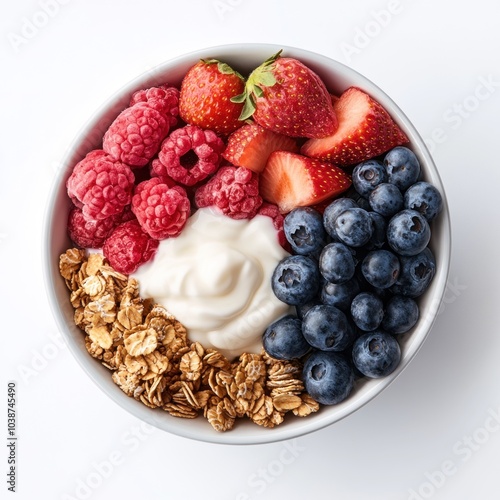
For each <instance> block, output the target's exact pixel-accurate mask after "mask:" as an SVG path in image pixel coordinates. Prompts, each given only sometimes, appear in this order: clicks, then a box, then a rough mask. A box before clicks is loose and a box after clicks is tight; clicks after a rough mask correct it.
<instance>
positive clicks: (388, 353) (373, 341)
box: [352, 330, 401, 378]
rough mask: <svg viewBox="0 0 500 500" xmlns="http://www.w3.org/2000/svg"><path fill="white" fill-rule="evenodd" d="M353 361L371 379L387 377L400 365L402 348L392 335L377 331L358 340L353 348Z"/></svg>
mask: <svg viewBox="0 0 500 500" xmlns="http://www.w3.org/2000/svg"><path fill="white" fill-rule="evenodd" d="M352 360H353V363H354V366H355V367H356V368H357V369H358V370H359V371H360V372H361V373H362V374H363V375H365V376H367V377H370V378H380V377H385V376H386V375H389V374H390V373H392V372H393V371H394V370H395V369H396V367H397V366H398V365H399V361H400V360H401V348H400V347H399V344H398V341H397V340H396V339H395V338H394V337H393V336H392V335H391V334H389V333H387V332H385V331H384V330H377V331H375V332H369V333H365V334H363V335H361V337H358V338H357V339H356V341H355V342H354V345H353V348H352Z"/></svg>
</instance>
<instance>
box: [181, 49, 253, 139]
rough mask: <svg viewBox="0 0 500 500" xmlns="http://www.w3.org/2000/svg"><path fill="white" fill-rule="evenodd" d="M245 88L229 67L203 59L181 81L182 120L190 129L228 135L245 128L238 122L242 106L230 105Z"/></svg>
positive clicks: (212, 60) (236, 74)
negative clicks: (233, 98) (239, 128)
mask: <svg viewBox="0 0 500 500" xmlns="http://www.w3.org/2000/svg"><path fill="white" fill-rule="evenodd" d="M244 88H245V83H244V79H243V77H242V76H241V75H240V74H239V73H238V72H237V71H234V70H233V69H232V68H231V67H230V66H229V65H228V64H226V63H223V62H220V61H218V60H217V59H202V60H201V61H199V62H198V63H196V64H195V65H194V66H192V67H191V68H190V69H189V70H188V72H187V73H186V75H185V76H184V78H183V80H182V83H181V90H180V95H179V116H180V117H181V118H182V119H183V120H184V121H185V122H186V123H188V124H190V125H197V126H199V127H201V128H204V129H210V130H213V131H214V132H216V133H218V134H221V135H228V134H230V133H231V132H233V131H234V130H236V129H237V128H238V127H240V126H241V125H243V122H241V121H240V120H239V119H238V117H239V116H240V114H241V111H242V109H243V104H238V103H234V102H231V97H234V96H235V95H238V94H240V93H241V92H243V90H244Z"/></svg>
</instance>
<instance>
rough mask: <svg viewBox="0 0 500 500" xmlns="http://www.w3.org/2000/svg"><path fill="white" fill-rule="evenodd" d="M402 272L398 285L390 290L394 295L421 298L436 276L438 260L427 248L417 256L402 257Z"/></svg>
mask: <svg viewBox="0 0 500 500" xmlns="http://www.w3.org/2000/svg"><path fill="white" fill-rule="evenodd" d="M399 260H400V262H401V271H400V272H399V277H398V280H397V281H396V283H395V284H394V285H393V286H392V287H391V288H390V290H391V292H393V293H394V294H401V295H405V296H407V297H413V298H415V297H419V296H420V295H422V294H423V293H424V292H425V291H426V290H427V288H428V287H429V285H430V283H431V281H432V279H433V278H434V275H435V274H436V260H435V259H434V255H433V253H432V251H431V250H430V249H429V248H428V247H427V248H426V249H425V250H423V251H422V252H420V253H419V254H417V255H413V256H411V257H401V258H400V259H399Z"/></svg>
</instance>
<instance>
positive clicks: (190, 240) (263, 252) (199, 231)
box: [134, 208, 290, 359]
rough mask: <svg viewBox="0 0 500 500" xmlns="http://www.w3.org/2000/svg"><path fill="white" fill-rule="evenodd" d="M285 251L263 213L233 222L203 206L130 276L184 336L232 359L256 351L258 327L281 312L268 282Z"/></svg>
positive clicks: (286, 309)
mask: <svg viewBox="0 0 500 500" xmlns="http://www.w3.org/2000/svg"><path fill="white" fill-rule="evenodd" d="M287 255H288V253H287V252H286V251H285V250H284V249H283V248H282V247H281V245H280V244H279V243H278V238H277V236H276V229H275V228H274V226H273V222H272V220H271V218H270V217H266V216H263V215H257V216H256V217H254V218H253V219H250V220H234V219H231V218H229V217H226V216H224V215H222V214H220V213H218V212H215V211H213V209H210V208H203V209H200V210H198V211H197V212H196V213H195V214H194V215H193V216H192V217H190V219H189V220H188V222H187V224H186V226H185V227H184V229H183V230H182V233H181V234H180V235H179V236H177V237H176V238H168V239H165V240H162V241H161V242H160V245H159V248H158V250H157V252H156V255H155V257H154V259H153V260H152V261H151V262H149V263H147V264H144V265H143V266H141V267H140V268H139V269H138V271H137V272H136V273H135V274H134V277H135V278H137V279H138V280H139V284H140V290H141V296H142V297H143V298H147V297H152V298H154V299H155V300H156V301H157V302H158V303H160V304H162V305H163V306H164V307H165V308H166V309H167V310H168V311H170V312H171V313H172V314H173V315H174V316H175V317H176V318H177V319H178V320H179V321H180V322H181V323H183V324H184V326H185V327H186V328H187V330H188V336H189V338H190V339H191V340H193V341H198V342H200V343H201V344H202V345H203V346H204V347H212V348H214V349H217V350H219V351H220V352H222V353H223V354H225V355H226V356H227V357H228V358H229V359H233V358H234V357H236V356H239V355H240V354H241V353H243V352H249V353H258V352H260V351H261V349H262V334H263V333H264V331H265V329H266V328H267V327H268V326H269V325H270V324H271V323H272V322H273V321H275V320H277V319H279V318H280V317H282V316H284V315H285V314H287V313H288V312H289V310H290V308H289V306H287V305H286V304H284V303H283V302H281V301H280V300H278V299H277V298H276V296H275V295H274V293H273V291H272V288H271V276H272V274H273V271H274V269H275V267H276V265H277V264H278V262H279V261H280V260H281V259H283V258H284V257H286V256H287Z"/></svg>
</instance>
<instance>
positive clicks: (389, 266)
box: [361, 249, 401, 289]
mask: <svg viewBox="0 0 500 500" xmlns="http://www.w3.org/2000/svg"><path fill="white" fill-rule="evenodd" d="M400 268H401V265H400V263H399V259H398V258H397V256H396V255H394V254H393V253H392V252H391V251H389V250H384V249H381V250H372V251H371V252H369V253H368V254H367V255H366V256H365V258H364V259H363V262H362V264H361V272H362V273H363V276H364V278H365V279H366V281H367V282H368V283H370V285H372V286H374V287H376V288H382V289H385V288H389V287H391V286H392V285H394V283H396V281H397V279H398V276H399V271H400Z"/></svg>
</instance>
